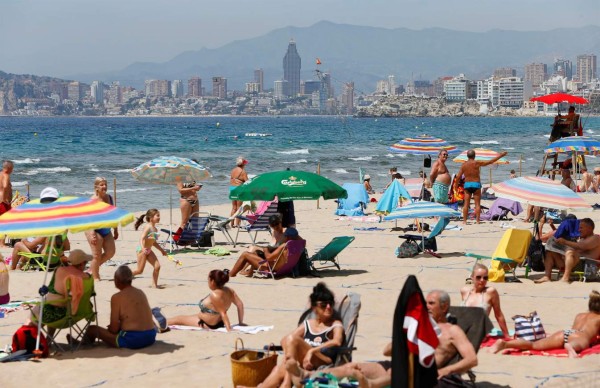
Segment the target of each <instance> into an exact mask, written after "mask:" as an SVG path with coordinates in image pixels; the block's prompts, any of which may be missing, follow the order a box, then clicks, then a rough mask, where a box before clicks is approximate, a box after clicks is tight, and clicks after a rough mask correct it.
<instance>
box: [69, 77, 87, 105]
mask: <svg viewBox="0 0 600 388" xmlns="http://www.w3.org/2000/svg"><path fill="white" fill-rule="evenodd" d="M67 95H68V98H69V100H71V101H80V100H81V98H82V97H83V85H82V84H81V82H78V81H74V82H69V86H68V89H67Z"/></svg>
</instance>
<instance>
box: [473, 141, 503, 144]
mask: <svg viewBox="0 0 600 388" xmlns="http://www.w3.org/2000/svg"><path fill="white" fill-rule="evenodd" d="M469 144H500V143H498V141H497V140H473V141H470V142H469Z"/></svg>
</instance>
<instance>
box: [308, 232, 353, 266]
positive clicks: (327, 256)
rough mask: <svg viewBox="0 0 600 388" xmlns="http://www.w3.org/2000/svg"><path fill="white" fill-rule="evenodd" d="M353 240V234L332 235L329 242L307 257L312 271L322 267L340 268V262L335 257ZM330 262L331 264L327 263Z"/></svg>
mask: <svg viewBox="0 0 600 388" xmlns="http://www.w3.org/2000/svg"><path fill="white" fill-rule="evenodd" d="M352 241H354V236H339V237H334V238H333V240H331V241H330V242H329V244H327V245H325V246H324V247H323V248H321V249H320V250H319V251H318V252H317V253H315V254H314V255H313V256H312V257H310V258H309V259H308V262H309V263H310V266H311V268H312V269H313V270H314V271H317V270H319V269H324V268H330V267H337V269H341V268H340V262H339V260H338V259H337V257H338V255H339V254H340V252H342V251H343V250H344V249H345V248H346V247H347V246H348V245H350V243H351V242H352ZM315 263H318V264H319V267H318V268H317V267H315ZM328 263H331V264H328Z"/></svg>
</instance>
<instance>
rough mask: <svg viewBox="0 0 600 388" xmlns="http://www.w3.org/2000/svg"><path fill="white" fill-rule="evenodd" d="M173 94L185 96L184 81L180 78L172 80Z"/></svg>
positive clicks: (176, 96)
mask: <svg viewBox="0 0 600 388" xmlns="http://www.w3.org/2000/svg"><path fill="white" fill-rule="evenodd" d="M171 96H173V98H180V97H183V81H181V80H180V79H176V80H174V81H173V82H171Z"/></svg>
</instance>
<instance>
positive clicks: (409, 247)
mask: <svg viewBox="0 0 600 388" xmlns="http://www.w3.org/2000/svg"><path fill="white" fill-rule="evenodd" d="M418 254H419V245H418V244H417V242H416V241H411V240H406V241H404V242H403V243H402V244H400V246H399V247H398V248H396V257H397V258H399V259H402V258H407V257H415V256H416V255H418Z"/></svg>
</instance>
